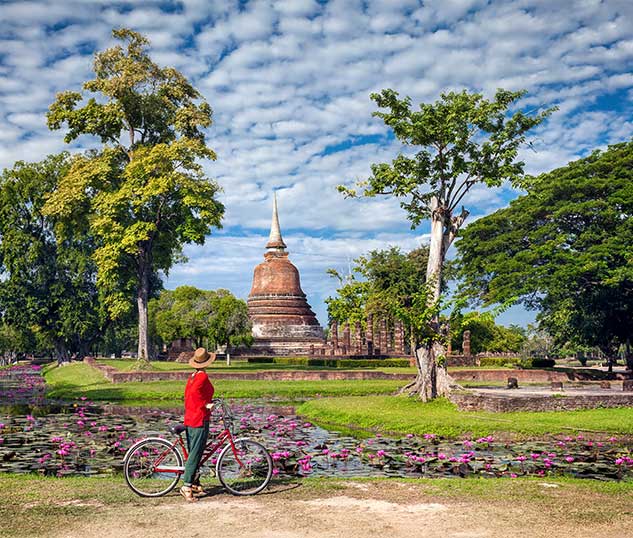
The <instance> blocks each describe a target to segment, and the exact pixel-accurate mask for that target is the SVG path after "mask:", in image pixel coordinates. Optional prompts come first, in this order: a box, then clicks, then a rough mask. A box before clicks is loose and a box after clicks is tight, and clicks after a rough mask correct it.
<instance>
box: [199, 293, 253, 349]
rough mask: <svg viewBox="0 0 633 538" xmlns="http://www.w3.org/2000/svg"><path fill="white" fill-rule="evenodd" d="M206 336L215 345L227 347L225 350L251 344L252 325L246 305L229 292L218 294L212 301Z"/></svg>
mask: <svg viewBox="0 0 633 538" xmlns="http://www.w3.org/2000/svg"><path fill="white" fill-rule="evenodd" d="M220 291H223V292H224V291H226V290H220ZM208 336H209V339H210V340H211V341H212V342H215V343H216V345H218V346H227V350H228V349H229V346H239V345H247V346H250V345H251V344H252V343H253V335H252V324H251V321H250V319H249V317H248V307H247V306H246V303H245V302H244V301H242V300H241V299H237V298H236V297H234V296H233V295H231V294H230V293H229V292H226V293H222V294H220V293H219V292H218V295H217V297H216V298H215V300H214V301H213V316H212V317H211V320H210V327H209V332H208Z"/></svg>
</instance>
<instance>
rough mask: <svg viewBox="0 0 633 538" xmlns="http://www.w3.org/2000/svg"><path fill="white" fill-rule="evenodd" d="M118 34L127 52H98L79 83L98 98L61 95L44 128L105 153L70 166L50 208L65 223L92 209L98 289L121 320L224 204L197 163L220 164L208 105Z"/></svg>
mask: <svg viewBox="0 0 633 538" xmlns="http://www.w3.org/2000/svg"><path fill="white" fill-rule="evenodd" d="M113 34H114V36H115V38H117V39H119V40H120V41H122V42H123V45H117V46H115V47H112V48H110V49H108V50H106V51H104V52H101V53H98V54H97V55H96V58H95V62H94V71H95V75H96V76H95V79H93V80H90V81H88V82H86V83H85V84H84V86H83V88H84V91H85V92H90V93H94V94H96V97H91V98H89V99H88V100H87V101H84V97H83V95H82V94H81V93H79V92H63V93H60V94H58V95H57V98H56V100H55V102H54V103H53V104H52V105H51V107H50V111H49V113H48V125H49V127H50V128H51V129H61V128H62V127H63V126H65V127H66V129H67V132H66V136H65V140H66V141H67V142H70V141H72V140H74V139H76V138H78V137H79V136H81V135H93V136H96V137H98V138H99V140H100V141H101V142H102V146H101V148H100V149H98V150H96V151H92V152H87V153H85V154H83V155H78V156H76V157H75V158H74V159H73V160H72V163H71V166H70V169H69V171H68V173H67V174H66V175H65V176H64V177H63V178H62V179H61V181H60V182H59V184H58V185H57V188H56V190H55V192H53V193H52V195H51V196H50V198H49V200H48V202H47V204H46V207H45V211H46V212H47V213H48V214H51V215H58V216H64V217H67V216H70V215H72V214H73V212H74V211H76V209H77V208H80V207H87V208H88V211H89V213H90V227H91V230H92V232H93V233H94V235H95V236H96V237H97V238H98V239H99V247H98V249H97V250H96V252H95V256H94V257H95V261H96V263H97V266H98V268H99V272H98V279H97V283H98V285H99V287H100V289H102V290H104V292H105V299H106V303H107V306H108V308H109V310H110V312H111V313H112V314H113V315H114V316H116V317H120V316H121V315H123V314H124V313H125V311H126V310H128V308H129V306H130V297H129V295H130V289H131V288H133V287H134V286H136V287H137V288H140V287H141V286H143V285H144V284H143V282H144V281H146V280H147V277H148V273H150V274H153V275H155V274H156V272H157V271H163V272H165V273H166V272H168V271H169V269H170V268H171V266H172V264H173V263H174V262H176V261H178V260H180V259H182V247H183V245H184V244H186V243H191V242H193V243H202V242H204V240H205V236H206V235H207V234H209V233H210V231H211V228H212V227H214V226H216V227H219V226H220V221H221V218H222V215H223V212H224V207H223V206H222V204H221V203H220V202H218V201H217V200H216V199H215V198H216V195H217V194H218V192H219V187H218V185H217V184H216V183H215V182H214V181H212V180H210V179H209V178H207V177H206V175H205V171H204V169H203V167H202V166H201V164H200V162H199V161H200V160H201V159H211V160H213V159H215V153H214V152H213V151H212V150H211V149H210V148H209V147H207V146H206V143H205V135H204V129H205V128H206V127H208V126H209V125H211V113H212V112H211V108H210V106H209V105H208V104H207V103H206V102H205V101H204V100H203V99H202V98H201V95H200V94H199V93H198V91H197V90H195V88H193V86H192V85H191V84H190V83H189V82H188V81H187V80H186V79H185V77H184V76H183V75H182V74H180V73H179V72H178V71H176V70H175V69H173V68H161V67H159V66H157V65H156V64H155V63H154V62H152V61H151V59H150V57H149V56H148V54H147V51H146V46H147V43H148V42H147V40H146V39H145V38H144V37H143V36H141V35H140V34H137V33H136V32H133V31H131V30H127V29H121V30H115V31H114V32H113ZM150 276H151V275H150ZM144 279H145V280H144Z"/></svg>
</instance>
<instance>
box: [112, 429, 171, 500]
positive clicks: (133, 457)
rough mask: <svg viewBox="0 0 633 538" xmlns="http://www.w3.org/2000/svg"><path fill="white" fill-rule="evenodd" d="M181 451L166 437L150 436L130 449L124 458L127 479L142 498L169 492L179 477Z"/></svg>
mask: <svg viewBox="0 0 633 538" xmlns="http://www.w3.org/2000/svg"><path fill="white" fill-rule="evenodd" d="M182 469H183V460H182V456H181V455H180V452H178V451H177V450H176V449H175V448H173V447H172V446H171V444H170V443H169V442H167V441H165V440H163V439H148V440H145V441H143V442H141V443H139V444H138V445H136V446H135V447H132V448H131V449H130V452H128V454H127V455H126V457H125V465H124V474H125V481H126V482H127V484H128V485H129V486H130V488H132V490H133V491H134V492H135V493H136V494H137V495H141V496H142V497H160V496H161V495H165V494H166V493H169V492H170V491H171V490H172V489H173V488H174V487H175V485H176V483H177V482H178V480H179V479H180V475H181V473H182Z"/></svg>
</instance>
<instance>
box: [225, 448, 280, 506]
mask: <svg viewBox="0 0 633 538" xmlns="http://www.w3.org/2000/svg"><path fill="white" fill-rule="evenodd" d="M234 444H235V452H234V451H233V448H232V447H231V445H230V444H228V445H227V446H225V447H224V449H223V450H222V452H221V453H220V457H219V458H218V464H217V475H218V480H220V483H221V484H222V485H223V486H224V487H225V488H226V489H227V490H229V491H230V492H231V493H232V494H233V495H254V494H255V493H259V492H260V491H262V490H263V489H264V488H265V487H266V486H267V485H268V483H269V482H270V479H271V477H272V474H273V460H272V458H271V457H270V454H269V453H268V450H266V448H265V447H264V446H263V445H261V444H259V443H258V442H256V441H252V440H250V439H236V440H235V441H234Z"/></svg>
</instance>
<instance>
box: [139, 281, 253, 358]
mask: <svg viewBox="0 0 633 538" xmlns="http://www.w3.org/2000/svg"><path fill="white" fill-rule="evenodd" d="M149 317H150V326H151V330H152V332H153V333H154V334H155V335H156V336H157V337H158V338H159V339H160V340H161V341H162V342H164V343H166V344H169V343H171V342H173V341H174V340H176V339H177V338H190V339H191V340H192V341H193V342H194V344H195V346H196V347H200V346H203V345H205V342H206V341H208V342H209V345H210V346H215V347H217V346H227V345H233V346H237V345H240V344H245V345H250V344H251V342H252V335H251V323H250V320H249V318H248V309H247V307H246V303H245V302H244V301H242V300H240V299H237V298H236V297H235V296H233V295H232V294H231V292H229V291H228V290H223V289H220V290H217V291H206V290H201V289H198V288H195V287H193V286H180V287H178V288H176V289H175V290H173V291H172V290H163V291H162V292H161V294H160V296H159V297H158V298H157V299H153V300H152V301H150V303H149Z"/></svg>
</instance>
